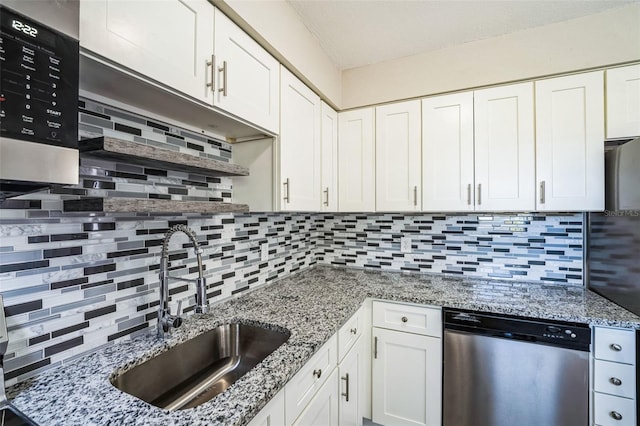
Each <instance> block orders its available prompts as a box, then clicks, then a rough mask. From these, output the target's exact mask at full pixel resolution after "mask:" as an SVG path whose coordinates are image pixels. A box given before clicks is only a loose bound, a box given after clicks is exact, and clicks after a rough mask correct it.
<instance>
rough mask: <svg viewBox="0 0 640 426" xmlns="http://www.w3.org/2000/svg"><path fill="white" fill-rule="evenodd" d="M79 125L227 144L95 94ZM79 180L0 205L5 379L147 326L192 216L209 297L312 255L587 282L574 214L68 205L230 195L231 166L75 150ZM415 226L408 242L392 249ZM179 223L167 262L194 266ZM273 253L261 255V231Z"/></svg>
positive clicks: (215, 146)
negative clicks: (200, 171)
mask: <svg viewBox="0 0 640 426" xmlns="http://www.w3.org/2000/svg"><path fill="white" fill-rule="evenodd" d="M80 107H81V110H80V113H79V120H80V136H81V137H82V138H87V137H95V136H100V135H107V136H114V137H120V138H124V139H128V140H132V141H136V142H139V143H143V144H153V145H155V146H160V147H163V148H167V149H174V150H179V151H180V152H185V153H190V154H193V155H200V156H207V157H209V158H214V159H217V160H220V161H232V160H231V159H232V149H231V145H229V144H227V143H226V142H223V141H220V140H218V139H215V138H213V137H211V136H209V135H206V134H198V133H194V132H192V131H189V130H186V129H182V128H180V127H179V126H176V125H174V124H170V123H162V122H158V121H157V120H150V119H148V118H146V117H143V116H140V115H137V114H132V113H130V112H128V111H123V110H119V109H116V108H112V107H109V106H107V105H102V104H100V103H98V102H94V101H91V100H89V99H82V100H81V102H80ZM80 174H81V176H80V177H81V179H80V183H79V184H78V185H75V186H71V187H65V188H59V187H58V188H53V189H51V190H50V191H48V192H43V193H38V194H31V195H28V196H24V197H20V198H19V199H13V200H7V201H5V202H4V203H2V204H1V205H0V207H1V208H0V293H1V294H2V295H3V296H4V299H5V304H6V314H7V321H8V326H9V336H10V344H9V350H8V354H7V357H6V358H5V378H6V379H7V382H8V384H13V383H16V382H18V381H22V380H25V379H26V378H28V377H30V376H33V375H35V374H38V373H39V372H42V371H43V370H46V369H49V368H53V367H55V366H57V365H60V364H61V363H66V362H72V361H73V360H74V359H75V358H77V357H78V356H80V355H82V354H85V353H89V352H92V351H95V350H97V348H100V347H102V346H104V345H108V344H110V343H111V342H113V341H114V340H117V339H122V338H128V337H130V336H135V335H137V334H140V333H148V332H150V330H152V329H153V327H155V318H156V309H157V304H158V291H157V287H158V276H157V274H158V263H159V259H160V249H161V247H160V245H161V243H162V238H163V234H164V233H165V232H166V230H167V229H168V228H169V227H171V226H172V225H174V224H178V223H181V224H186V225H187V226H189V227H191V228H192V229H194V230H195V232H196V234H197V235H198V238H199V241H200V243H201V244H202V246H203V250H204V253H203V260H204V266H205V276H206V277H207V282H208V286H209V288H208V297H209V300H210V301H211V302H216V301H218V300H222V299H225V298H228V297H232V296H234V295H236V294H241V293H242V292H245V291H247V290H249V289H252V288H255V287H257V286H260V285H263V284H265V283H268V282H270V281H272V280H274V279H277V278H280V277H284V276H287V275H289V274H291V273H294V272H296V271H298V270H302V269H306V268H309V267H311V266H312V265H314V264H316V263H326V264H332V265H340V266H349V267H359V268H367V269H376V270H390V271H412V272H435V273H448V274H455V275H468V276H473V277H483V278H487V277H495V278H505V279H510V280H519V281H539V282H540V281H541V282H561V283H565V284H566V285H582V244H583V242H582V229H583V215H582V214H566V215H542V214H519V215H514V214H511V215H510V214H486V215H477V214H468V215H434V214H407V215H400V214H322V213H259V214H258V213H250V214H219V215H213V216H212V215H201V214H176V215H174V216H159V215H153V214H142V213H137V214H134V213H131V214H127V213H118V214H105V213H65V212H63V211H62V201H63V200H66V199H75V198H79V197H82V196H92V197H136V198H165V199H184V200H186V199H188V200H211V201H231V200H232V195H233V188H232V179H231V178H210V177H204V176H199V175H193V174H185V173H180V172H176V171H172V170H163V169H151V168H145V167H140V166H136V165H132V164H126V163H120V162H110V161H103V160H96V159H83V160H82V162H81V168H80ZM402 237H410V238H411V241H412V250H411V252H410V253H403V252H402V251H401V250H400V238H402ZM186 242H187V241H186V238H183V237H182V236H180V235H179V234H178V235H176V237H175V238H174V239H173V240H172V244H171V246H170V260H171V269H172V270H173V274H174V275H180V276H185V277H189V278H193V277H195V274H196V261H195V256H194V254H193V251H192V250H188V249H185V248H184V246H185V245H186ZM263 243H267V244H268V247H269V257H268V260H266V261H261V258H260V245H261V244H263ZM194 294H195V288H193V285H192V284H186V283H184V282H179V281H176V282H172V283H171V285H170V296H171V302H170V303H171V305H172V307H173V308H174V309H175V307H176V306H177V304H178V302H179V301H183V304H182V306H183V312H184V313H185V314H189V313H190V312H191V311H192V310H193V308H194V304H195V297H194Z"/></svg>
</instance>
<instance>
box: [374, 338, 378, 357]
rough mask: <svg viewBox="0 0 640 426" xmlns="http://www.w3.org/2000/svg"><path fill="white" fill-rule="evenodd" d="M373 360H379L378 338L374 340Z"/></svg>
mask: <svg viewBox="0 0 640 426" xmlns="http://www.w3.org/2000/svg"><path fill="white" fill-rule="evenodd" d="M373 358H374V359H378V337H377V336H376V337H374V338H373Z"/></svg>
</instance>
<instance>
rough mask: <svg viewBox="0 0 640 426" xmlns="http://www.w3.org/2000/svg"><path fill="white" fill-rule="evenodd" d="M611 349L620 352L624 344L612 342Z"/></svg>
mask: <svg viewBox="0 0 640 426" xmlns="http://www.w3.org/2000/svg"><path fill="white" fill-rule="evenodd" d="M609 349H611V350H612V351H616V352H620V351H621V350H622V346H620V345H619V344H617V343H612V344H610V345H609Z"/></svg>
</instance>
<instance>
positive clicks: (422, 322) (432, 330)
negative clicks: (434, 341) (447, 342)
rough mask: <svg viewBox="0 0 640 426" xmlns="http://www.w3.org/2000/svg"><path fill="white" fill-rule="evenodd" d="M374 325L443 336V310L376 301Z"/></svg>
mask: <svg viewBox="0 0 640 426" xmlns="http://www.w3.org/2000/svg"><path fill="white" fill-rule="evenodd" d="M373 326H374V327H381V328H388V329H391V330H398V331H406V332H408V333H415V334H424V335H426V336H433V337H442V310H441V309H440V308H431V307H426V306H417V305H403V304H400V303H386V302H378V301H374V302H373Z"/></svg>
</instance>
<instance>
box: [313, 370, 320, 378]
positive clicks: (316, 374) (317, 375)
mask: <svg viewBox="0 0 640 426" xmlns="http://www.w3.org/2000/svg"><path fill="white" fill-rule="evenodd" d="M313 375H314V376H316V377H317V378H318V379H319V378H320V376H322V370H321V369H320V368H318V369H317V370H313Z"/></svg>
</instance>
